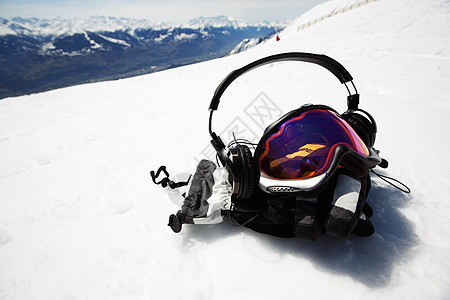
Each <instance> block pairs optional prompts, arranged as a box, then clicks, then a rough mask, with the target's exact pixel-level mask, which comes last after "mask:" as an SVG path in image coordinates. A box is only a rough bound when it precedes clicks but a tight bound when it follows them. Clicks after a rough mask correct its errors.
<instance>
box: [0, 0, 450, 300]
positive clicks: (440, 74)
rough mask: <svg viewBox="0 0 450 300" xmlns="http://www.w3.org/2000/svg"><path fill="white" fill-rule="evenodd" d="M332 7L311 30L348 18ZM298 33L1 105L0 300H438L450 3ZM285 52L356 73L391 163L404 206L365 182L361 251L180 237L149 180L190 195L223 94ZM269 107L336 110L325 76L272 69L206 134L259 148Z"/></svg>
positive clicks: (231, 237)
mask: <svg viewBox="0 0 450 300" xmlns="http://www.w3.org/2000/svg"><path fill="white" fill-rule="evenodd" d="M332 2H333V3H332V5H330V3H328V4H325V3H324V4H322V5H319V6H318V7H316V8H315V9H313V11H312V12H309V14H310V16H311V18H317V17H320V16H324V15H328V14H329V13H330V12H329V9H330V8H331V7H332V8H333V9H335V7H337V6H348V5H349V4H350V3H353V2H355V1H351V0H334V1H332ZM300 21H301V22H302V24H303V22H304V21H305V18H302V20H300V19H299V20H297V21H296V22H294V24H292V25H291V26H290V27H289V28H287V29H286V30H285V31H283V32H281V33H280V35H279V37H280V41H275V39H273V40H271V41H268V42H266V43H263V44H262V45H259V46H257V47H255V48H253V49H250V50H248V51H246V52H243V53H240V54H237V55H233V56H228V57H226V58H222V59H217V60H213V61H209V62H204V63H200V64H196V65H191V66H187V67H183V68H177V69H172V70H168V71H164V72H159V73H154V74H151V75H146V76H140V77H135V78H130V79H124V80H119V81H112V82H103V83H95V84H87V85H81V86H75V87H70V88H64V89H60V90H54V91H50V92H46V93H42V94H36V95H30V96H23V97H17V98H9V99H5V100H2V101H0V299H2V300H3V299H181V298H182V299H288V298H290V299H302V298H305V297H307V298H315V299H445V298H448V297H449V296H448V295H449V292H450V218H449V212H450V201H448V200H449V195H450V185H449V182H450V160H449V155H448V152H449V150H450V139H449V138H448V132H449V129H450V125H449V121H448V119H449V115H450V102H449V99H448V97H449V96H448V95H449V94H450V87H449V82H450V52H449V49H450V26H449V25H450V3H449V2H448V1H445V0H415V1H412V0H378V1H375V2H373V3H369V4H367V5H364V6H362V7H359V8H357V9H353V10H351V11H348V12H346V13H342V14H338V15H335V16H332V17H329V18H326V19H324V20H322V21H320V22H318V23H317V24H315V25H313V26H311V27H308V28H306V29H304V30H300V31H297V28H298V26H299V25H301V24H299V22H300ZM286 51H302V52H314V53H323V54H326V55H328V56H331V57H333V58H335V59H336V60H338V61H339V62H340V63H342V64H343V65H344V66H345V67H346V68H347V69H348V70H349V71H350V73H351V74H352V75H353V77H354V78H355V84H356V86H357V88H358V91H359V92H360V94H361V105H360V107H361V108H364V109H366V110H368V111H369V112H371V113H372V114H373V116H374V117H375V118H376V120H377V122H378V126H379V128H378V135H377V142H376V148H377V149H379V150H381V155H382V156H383V157H384V158H386V159H387V160H388V161H389V162H390V167H389V168H388V169H386V170H381V171H379V172H380V173H383V174H386V175H389V176H393V177H395V178H397V179H399V180H401V181H402V182H404V183H405V184H407V185H408V186H409V187H410V188H411V190H412V193H411V194H409V195H407V194H403V193H401V192H400V191H398V190H396V189H394V188H393V187H391V186H389V185H387V184H385V183H384V182H382V181H380V180H379V179H377V178H374V179H373V187H372V190H371V193H370V195H369V199H368V202H369V203H370V204H371V205H372V207H373V208H374V216H373V217H372V218H371V220H372V223H373V224H374V226H375V230H376V233H375V234H374V235H373V236H371V237H369V238H359V237H356V236H352V237H350V238H349V239H348V240H345V241H343V240H338V239H335V238H333V237H330V236H327V235H321V236H320V237H319V238H318V240H316V241H315V242H305V241H301V240H297V239H279V238H274V237H270V236H265V235H262V234H257V233H254V232H252V231H250V230H249V229H245V228H241V227H234V226H232V225H231V224H229V222H224V223H222V224H219V225H215V226H203V227H202V226H184V227H183V230H182V232H181V233H179V234H174V233H173V232H172V231H171V230H170V228H169V227H167V219H168V216H169V215H170V214H171V213H175V212H176V211H177V210H178V209H179V207H180V203H179V201H180V200H181V196H180V193H181V192H180V191H167V190H164V189H162V188H161V187H160V186H156V185H154V184H153V183H152V182H151V179H150V176H149V171H150V170H156V169H157V168H158V167H159V166H160V165H162V164H165V165H166V166H167V169H168V170H169V172H170V173H171V175H174V176H175V175H176V177H177V178H178V179H180V180H181V179H186V178H187V173H190V172H192V171H193V170H194V168H195V166H196V163H197V159H199V158H202V157H204V154H202V153H204V152H205V151H204V150H205V149H207V148H206V147H207V146H208V141H209V137H208V132H207V122H208V110H207V108H208V105H209V101H210V98H211V97H212V95H213V92H214V90H215V88H216V86H217V85H218V84H219V83H220V81H221V80H222V79H223V78H224V77H225V76H226V75H227V74H228V72H230V71H231V70H233V69H236V68H238V67H241V66H243V65H245V64H247V63H249V62H251V61H253V60H256V59H258V58H261V57H264V56H266V55H270V54H275V53H280V52H286ZM262 97H265V99H267V98H268V99H269V100H272V101H273V102H274V103H276V106H277V107H278V108H279V111H277V114H278V113H281V111H282V112H287V111H289V110H291V109H293V108H295V107H298V106H300V105H302V104H304V103H306V102H312V103H321V104H326V105H330V106H332V107H334V108H335V109H337V110H339V111H340V112H343V111H344V109H345V107H346V91H345V88H344V87H342V86H341V85H340V84H339V82H338V81H337V80H336V78H334V77H333V76H332V75H331V74H329V73H328V72H327V71H326V70H324V69H322V68H320V67H318V66H314V65H311V64H306V63H298V62H283V63H277V64H271V65H267V66H264V67H261V68H259V69H256V70H254V71H252V72H249V73H247V74H246V75H244V76H243V77H241V78H240V79H238V81H237V82H235V83H233V85H232V86H231V87H230V89H229V90H227V92H226V94H225V95H224V97H223V98H222V101H221V105H220V107H219V110H218V112H217V113H216V114H215V119H214V127H215V129H216V131H217V132H221V130H222V129H225V128H227V126H228V127H229V126H232V125H233V124H240V125H239V126H241V128H247V127H248V128H251V130H252V131H253V133H254V134H255V135H257V136H258V135H260V134H261V132H262V130H263V128H261V127H259V126H257V124H256V123H253V121H252V119H251V117H249V116H250V115H249V114H246V113H245V112H248V111H249V109H250V108H252V106H255V105H257V103H258V101H261V99H262ZM236 117H238V119H236ZM273 117H274V119H275V118H276V116H273ZM237 121H239V122H240V123H239V122H238V123H233V122H237ZM267 122H268V120H267ZM245 126H247V127H245ZM222 137H223V138H225V139H227V140H229V139H228V138H227V137H226V136H222Z"/></svg>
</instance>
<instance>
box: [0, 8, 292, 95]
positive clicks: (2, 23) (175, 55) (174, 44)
mask: <svg viewBox="0 0 450 300" xmlns="http://www.w3.org/2000/svg"><path fill="white" fill-rule="evenodd" d="M283 26H284V25H283V24H281V25H276V24H269V23H262V24H254V25H252V24H247V23H245V22H242V21H238V20H235V19H231V18H228V17H225V16H220V17H214V18H198V19H195V20H192V21H190V22H189V23H187V24H180V25H176V24H169V23H161V22H150V21H148V20H133V19H126V18H111V17H91V18H72V19H60V18H57V19H51V20H46V19H37V18H31V19H24V18H13V19H12V20H7V19H0V67H1V68H2V70H3V72H2V74H0V98H3V97H6V96H12V95H19V94H23V93H30V92H37V91H43V90H48V89H52V88H57V87H62V86H67V85H72V84H77V83H82V82H89V81H98V80H104V79H114V78H123V77H128V76H133V75H138V74H145V73H149V72H154V71H159V70H163V69H167V68H171V67H175V66H179V65H185V64H189V63H193V62H199V61H203V60H207V59H211V58H217V57H221V56H224V55H226V54H227V53H229V52H230V51H231V50H232V49H233V48H234V47H235V46H236V45H237V44H238V43H239V42H241V41H242V40H243V39H246V38H266V37H268V36H271V35H273V34H274V33H275V32H277V31H278V30H280V29H281V28H282V27H283Z"/></svg>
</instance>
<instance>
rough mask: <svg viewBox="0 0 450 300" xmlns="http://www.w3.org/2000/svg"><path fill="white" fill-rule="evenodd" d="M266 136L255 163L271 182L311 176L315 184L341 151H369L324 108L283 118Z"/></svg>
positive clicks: (363, 153)
mask: <svg viewBox="0 0 450 300" xmlns="http://www.w3.org/2000/svg"><path fill="white" fill-rule="evenodd" d="M266 136H267V138H266V139H265V140H262V141H261V143H260V145H259V146H261V147H262V148H261V152H262V153H261V152H260V153H261V154H260V155H259V159H258V163H259V168H260V170H261V172H262V173H261V175H262V177H265V178H267V179H269V180H271V181H272V182H273V180H272V179H275V180H303V179H311V180H312V181H313V184H312V186H315V185H317V184H318V183H320V182H321V181H322V179H323V178H324V177H325V176H326V174H327V173H329V172H330V170H332V169H335V168H337V166H338V164H339V162H340V160H341V158H342V157H343V155H345V154H348V153H351V154H353V155H355V156H357V157H359V158H361V159H363V160H364V159H368V158H369V156H370V155H371V153H370V151H369V149H368V148H367V146H366V145H365V144H364V142H363V141H362V140H361V138H360V137H359V136H358V135H357V133H356V132H355V131H354V130H353V128H352V127H351V126H350V125H349V124H348V123H347V122H346V121H344V120H343V119H342V118H340V117H339V115H338V114H337V113H335V112H334V111H332V110H330V109H326V108H314V109H310V110H306V111H303V112H301V113H300V114H298V115H295V116H293V117H288V118H283V119H282V120H281V121H280V123H278V124H276V125H275V126H274V127H272V129H271V130H270V131H269V132H268V133H267V135H266ZM313 178H316V179H315V180H314V179H313ZM308 186H310V187H312V186H311V185H308ZM288 191H289V190H288Z"/></svg>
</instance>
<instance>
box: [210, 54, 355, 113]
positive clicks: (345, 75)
mask: <svg viewBox="0 0 450 300" xmlns="http://www.w3.org/2000/svg"><path fill="white" fill-rule="evenodd" d="M278 61H303V62H309V63H313V64H317V65H320V66H322V67H324V68H325V69H327V70H328V71H330V72H331V73H333V74H334V76H336V77H337V78H338V79H339V81H340V82H341V83H346V82H349V81H352V80H353V77H352V75H350V73H349V72H348V71H347V70H346V69H345V68H344V66H342V65H341V64H340V63H339V62H337V61H336V60H334V59H332V58H331V57H328V56H326V55H322V54H313V53H303V52H288V53H281V54H275V55H271V56H268V57H265V58H261V59H259V60H257V61H254V62H252V63H250V64H248V65H246V66H243V67H242V68H240V69H237V70H234V71H232V72H231V73H230V74H228V76H227V77H225V79H224V80H223V81H222V82H221V83H220V84H219V86H218V87H217V89H216V91H215V92H214V96H213V98H212V99H211V104H210V105H209V110H211V111H214V110H217V108H218V106H219V102H220V98H221V97H222V94H223V93H224V92H225V90H226V89H227V88H228V86H229V85H230V84H231V83H232V82H233V81H234V80H236V79H237V78H238V77H239V76H241V75H242V74H244V73H246V72H248V71H250V70H253V69H255V68H257V67H260V66H263V65H266V64H269V63H273V62H278Z"/></svg>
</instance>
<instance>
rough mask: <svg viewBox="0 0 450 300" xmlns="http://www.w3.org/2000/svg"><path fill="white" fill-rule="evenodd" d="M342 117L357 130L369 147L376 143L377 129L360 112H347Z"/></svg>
mask: <svg viewBox="0 0 450 300" xmlns="http://www.w3.org/2000/svg"><path fill="white" fill-rule="evenodd" d="M342 118H343V119H344V120H345V121H347V123H348V124H349V125H350V126H351V127H352V128H353V130H355V132H356V133H357V134H358V136H359V137H360V138H361V140H362V141H363V142H364V144H366V146H367V147H372V146H373V145H374V144H375V135H376V133H375V129H374V126H373V124H372V123H371V122H370V121H369V120H367V119H366V118H365V117H364V116H362V115H360V114H358V113H353V112H351V113H345V114H343V115H342Z"/></svg>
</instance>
